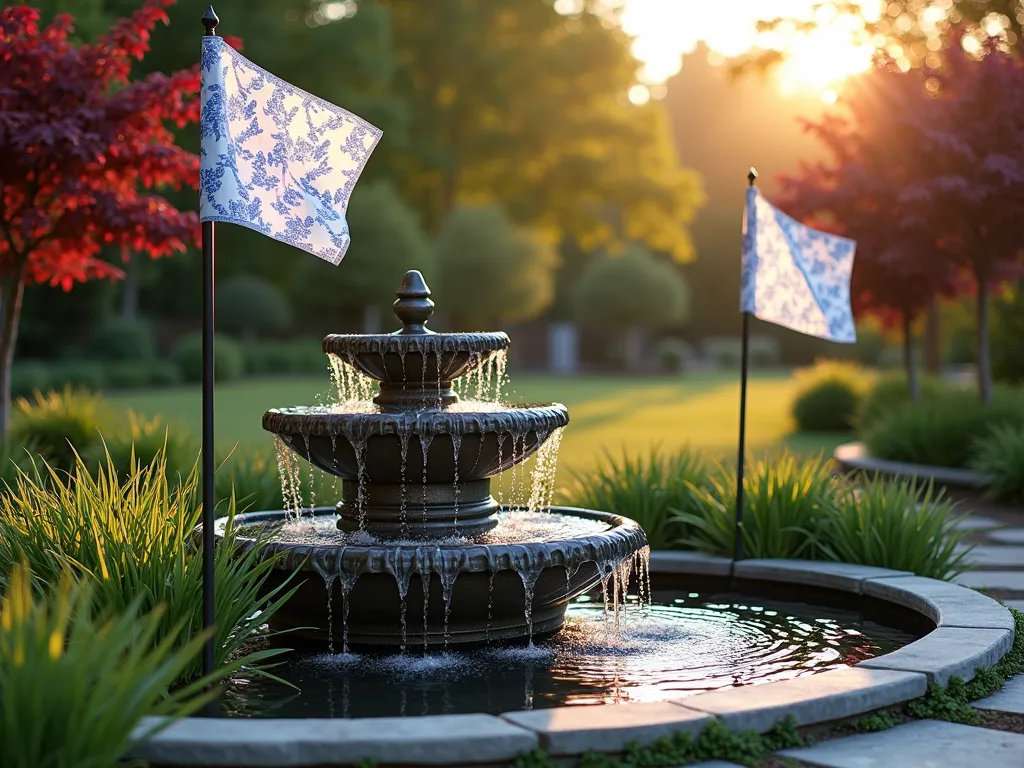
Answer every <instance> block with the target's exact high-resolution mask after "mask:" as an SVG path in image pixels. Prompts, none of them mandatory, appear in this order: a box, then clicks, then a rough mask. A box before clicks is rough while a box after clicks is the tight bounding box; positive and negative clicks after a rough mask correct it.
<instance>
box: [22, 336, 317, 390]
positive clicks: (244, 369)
mask: <svg viewBox="0 0 1024 768" xmlns="http://www.w3.org/2000/svg"><path fill="white" fill-rule="evenodd" d="M126 328H128V330H126ZM137 331H138V329H136V328H134V327H131V326H123V327H118V329H117V330H111V332H110V336H109V337H108V338H107V339H106V340H105V341H104V342H103V345H104V347H105V348H106V349H107V352H106V353H104V354H103V355H102V356H101V355H97V357H96V358H95V359H90V360H58V361H50V360H47V361H42V360H19V361H18V362H16V363H15V364H14V368H13V370H12V372H11V394H12V395H13V396H14V397H29V396H31V395H33V394H34V393H35V392H44V393H45V392H50V391H59V390H61V389H63V388H64V387H65V386H71V387H73V388H75V389H87V390H91V391H94V392H95V391H100V390H105V389H111V390H116V389H144V388H147V387H171V386H174V385H176V384H181V383H182V382H185V381H199V378H200V375H201V372H202V339H201V338H200V336H199V335H198V334H191V335H189V336H185V337H183V338H182V339H181V341H180V342H179V343H178V345H177V346H176V347H175V350H174V355H173V356H172V358H171V359H167V360H161V359H157V358H155V357H154V356H152V354H150V352H151V350H150V352H147V351H146V350H147V349H149V347H148V346H147V345H146V344H145V343H141V344H140V345H136V344H135V342H132V341H131V340H130V339H132V338H136V333H137ZM216 343H217V371H216V374H217V378H218V380H219V381H231V380H233V379H237V378H239V377H241V376H243V375H246V376H266V375H281V374H311V373H316V374H320V373H325V372H326V371H327V369H328V364H327V357H326V356H325V355H324V353H323V350H322V349H321V347H320V340H319V339H315V338H312V337H309V338H297V339H289V340H284V341H253V342H245V343H243V344H240V343H239V342H237V341H235V340H234V339H231V338H228V337H225V336H218V337H217V340H216ZM132 350H137V351H139V352H140V353H141V354H139V355H137V356H132V355H131V354H130V352H131V351H132Z"/></svg>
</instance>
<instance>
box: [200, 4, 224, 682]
mask: <svg viewBox="0 0 1024 768" xmlns="http://www.w3.org/2000/svg"><path fill="white" fill-rule="evenodd" d="M219 21H220V19H218V18H217V14H216V13H214V11H213V6H212V5H211V6H210V7H209V8H207V9H206V13H205V14H203V18H202V22H203V26H204V27H205V28H206V34H207V35H215V34H217V33H216V32H214V30H215V29H216V28H217V23H218V22H219ZM213 239H214V236H213V222H212V221H204V222H203V223H202V240H203V464H202V470H203V630H204V631H205V632H208V633H210V634H209V636H208V637H207V638H206V644H205V645H204V646H203V674H204V675H210V674H213V668H214V650H215V648H216V644H215V642H214V638H213V624H214V618H215V616H214V610H213V607H214V583H213V581H214V558H213V555H214V538H213V514H214V505H215V504H216V499H215V498H214V486H213V473H214V471H215V467H214V460H213V370H214V368H213V363H214V356H213V253H214V249H213Z"/></svg>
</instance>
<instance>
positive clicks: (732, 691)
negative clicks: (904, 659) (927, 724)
mask: <svg viewBox="0 0 1024 768" xmlns="http://www.w3.org/2000/svg"><path fill="white" fill-rule="evenodd" d="M927 688H928V678H927V677H925V675H924V674H920V673H911V672H893V671H889V670H880V669H863V668H860V667H856V668H855V667H847V668H845V669H833V670H829V671H828V672H821V673H819V674H816V675H808V676H807V677H797V678H793V679H792V680H781V681H779V682H775V683H764V684H763V685H756V686H749V687H748V686H744V687H742V688H727V689H723V690H720V691H711V692H708V693H698V694H696V695H694V696H688V697H687V698H685V699H678V700H677V701H676V703H677V704H679V705H681V706H685V707H687V708H690V709H697V710H700V711H702V712H707V713H708V714H712V715H715V716H716V717H718V719H719V720H721V721H722V722H723V723H724V724H725V725H726V726H727V727H728V728H730V729H731V730H737V731H746V730H754V731H757V732H758V733H764V732H765V731H767V730H768V729H769V728H771V727H772V726H773V725H775V723H777V722H778V721H779V720H782V719H783V718H784V717H785V716H786V715H792V717H793V718H794V719H795V720H796V722H797V725H807V724H809V723H821V722H825V721H828V720H838V719H840V718H843V717H851V716H853V715H859V714H862V713H864V712H870V711H871V710H873V709H878V708H880V707H887V706H889V705H891V704H895V703H897V702H902V701H906V700H907V699H914V698H917V697H918V696H923V695H924V694H925V691H926V690H927Z"/></svg>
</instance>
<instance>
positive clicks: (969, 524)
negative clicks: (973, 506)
mask: <svg viewBox="0 0 1024 768" xmlns="http://www.w3.org/2000/svg"><path fill="white" fill-rule="evenodd" d="M1002 526H1003V523H1001V522H999V521H998V520H996V519H995V518H992V517H984V516H983V515H968V516H967V517H965V518H962V519H961V520H957V522H956V527H957V528H959V529H960V530H962V531H987V530H991V529H992V528H1001V527H1002ZM988 535H989V536H991V535H992V534H988ZM1022 543H1024V540H1022Z"/></svg>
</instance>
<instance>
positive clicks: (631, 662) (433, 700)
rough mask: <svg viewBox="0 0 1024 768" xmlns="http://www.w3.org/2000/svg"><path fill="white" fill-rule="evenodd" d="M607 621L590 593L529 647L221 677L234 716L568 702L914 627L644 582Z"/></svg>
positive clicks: (748, 668) (757, 665)
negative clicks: (643, 589)
mask: <svg viewBox="0 0 1024 768" xmlns="http://www.w3.org/2000/svg"><path fill="white" fill-rule="evenodd" d="M654 598H655V601H654V605H653V606H651V607H650V608H649V609H647V610H645V611H641V610H640V608H639V607H638V606H636V605H635V603H631V604H630V605H629V606H627V610H626V614H625V616H624V617H622V619H621V621H620V625H621V626H620V628H619V629H616V627H615V622H614V620H613V619H612V618H611V617H608V618H605V609H604V607H603V606H602V605H601V603H600V602H598V601H590V600H589V599H587V598H583V599H581V600H580V601H578V602H576V603H574V604H573V605H572V606H570V608H569V613H568V615H567V619H566V625H565V627H564V628H563V630H562V631H561V632H560V633H558V634H557V635H556V636H554V637H553V638H550V639H549V640H547V641H544V642H542V643H538V644H536V645H534V646H531V647H526V648H524V647H511V648H486V649H479V650H475V651H466V652H447V653H438V654H429V655H426V656H421V655H417V654H405V655H375V654H365V655H354V654H345V655H340V654H338V655H333V656H332V655H329V654H307V655H299V654H296V656H295V657H294V658H292V660H290V661H288V662H286V663H285V664H284V665H283V666H281V667H278V668H275V670H274V672H275V674H279V675H281V676H282V677H283V678H284V679H286V680H289V681H290V682H292V683H294V684H295V685H296V686H298V688H299V689H300V690H301V693H295V692H294V691H289V690H287V689H284V688H283V687H282V686H280V685H275V684H272V683H268V682H265V681H260V680H251V681H247V682H246V683H245V684H244V685H242V686H232V687H231V690H230V691H229V693H228V694H227V696H226V698H225V700H224V707H225V710H226V712H227V713H229V714H232V715H235V716H243V717H254V716H255V717H260V716H263V717H368V716H389V715H417V714H449V713H465V712H490V713H500V712H506V711H510V710H517V709H533V708H544V707H554V706H563V705H572V704H602V703H613V702H621V701H662V700H666V699H674V698H679V697H682V696H687V695H691V694H694V693H698V692H701V691H707V690H714V689H718V688H726V687H731V686H737V685H751V684H758V683H764V682H770V681H773V680H783V679H787V678H792V677H799V676H803V675H808V674H813V673H815V672H820V671H823V670H827V669H834V668H837V667H841V666H844V665H848V664H855V663H857V662H858V661H861V660H863V659H866V658H871V657H873V656H877V655H880V654H882V653H888V652H890V651H892V650H895V649H896V648H898V647H900V646H901V645H903V644H905V643H908V642H911V641H912V640H914V639H916V638H915V636H914V635H912V634H910V633H908V632H904V631H902V630H899V629H895V628H892V627H888V626H885V625H882V624H879V623H876V622H874V621H872V620H870V619H868V618H865V617H864V616H861V615H860V614H858V613H857V612H855V611H849V610H841V609H835V608H830V607H823V606H811V605H807V604H803V603H796V602H780V601H765V600H763V599H760V598H758V599H754V598H748V597H743V596H739V595H710V596H702V595H699V594H696V593H691V594H690V595H688V596H683V597H680V596H678V593H676V594H671V593H669V594H665V593H659V592H658V591H656V592H655V595H654Z"/></svg>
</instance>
